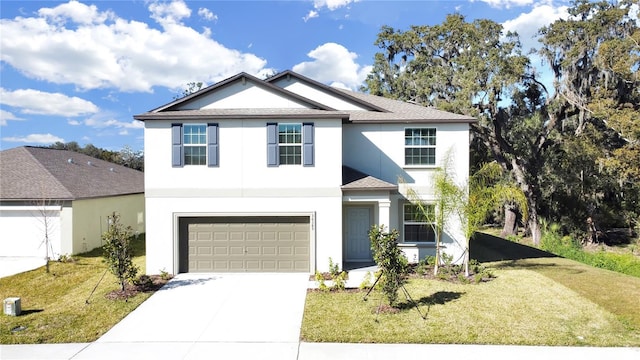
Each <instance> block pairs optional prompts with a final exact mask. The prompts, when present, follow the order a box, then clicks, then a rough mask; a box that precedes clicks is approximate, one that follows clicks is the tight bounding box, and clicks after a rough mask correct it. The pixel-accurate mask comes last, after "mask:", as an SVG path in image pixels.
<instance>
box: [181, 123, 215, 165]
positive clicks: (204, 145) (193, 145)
mask: <svg viewBox="0 0 640 360" xmlns="http://www.w3.org/2000/svg"><path fill="white" fill-rule="evenodd" d="M187 127H203V128H204V142H202V143H200V142H198V143H189V144H187V143H186V142H185V141H184V138H185V136H187V135H189V136H192V137H193V136H196V137H199V136H202V134H201V133H200V131H198V133H196V134H192V133H191V134H187V133H186V128H187ZM207 133H208V131H207V124H199V123H185V124H182V139H183V142H182V146H183V150H182V154H183V155H182V156H183V159H182V162H183V164H184V166H206V165H207V164H208V162H209V159H208V156H207V152H208V151H207V145H208V141H207V135H208V134H207ZM187 148H202V149H203V150H204V164H187ZM198 156H199V155H198Z"/></svg>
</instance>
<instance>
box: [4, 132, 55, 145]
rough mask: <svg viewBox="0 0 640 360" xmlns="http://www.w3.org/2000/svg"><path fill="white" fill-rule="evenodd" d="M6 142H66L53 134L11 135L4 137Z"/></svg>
mask: <svg viewBox="0 0 640 360" xmlns="http://www.w3.org/2000/svg"><path fill="white" fill-rule="evenodd" d="M2 140H3V141H6V142H18V143H27V144H52V143H54V142H64V139H63V138H60V137H58V136H55V135H51V134H29V135H27V136H11V137H4V138H2Z"/></svg>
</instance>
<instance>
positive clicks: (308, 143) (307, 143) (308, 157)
mask: <svg viewBox="0 0 640 360" xmlns="http://www.w3.org/2000/svg"><path fill="white" fill-rule="evenodd" d="M313 141H314V134H313V123H304V124H302V165H304V166H313V165H314V164H313V161H314V154H313V152H314V145H313Z"/></svg>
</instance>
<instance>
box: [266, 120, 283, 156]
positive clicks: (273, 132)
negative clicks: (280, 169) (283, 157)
mask: <svg viewBox="0 0 640 360" xmlns="http://www.w3.org/2000/svg"><path fill="white" fill-rule="evenodd" d="M279 156H280V154H279V153H278V124H276V123H267V166H278V165H279V163H280V161H279V160H280V159H279Z"/></svg>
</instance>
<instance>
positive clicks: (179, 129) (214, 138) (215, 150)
mask: <svg viewBox="0 0 640 360" xmlns="http://www.w3.org/2000/svg"><path fill="white" fill-rule="evenodd" d="M187 125H199V126H205V142H204V143H203V144H197V145H192V144H185V143H184V127H185V126H187ZM190 146H204V147H205V154H204V155H205V163H204V164H186V162H185V147H190ZM171 166H172V167H174V168H181V167H184V166H207V167H219V166H220V144H219V125H218V123H204V124H203V123H173V124H171Z"/></svg>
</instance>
